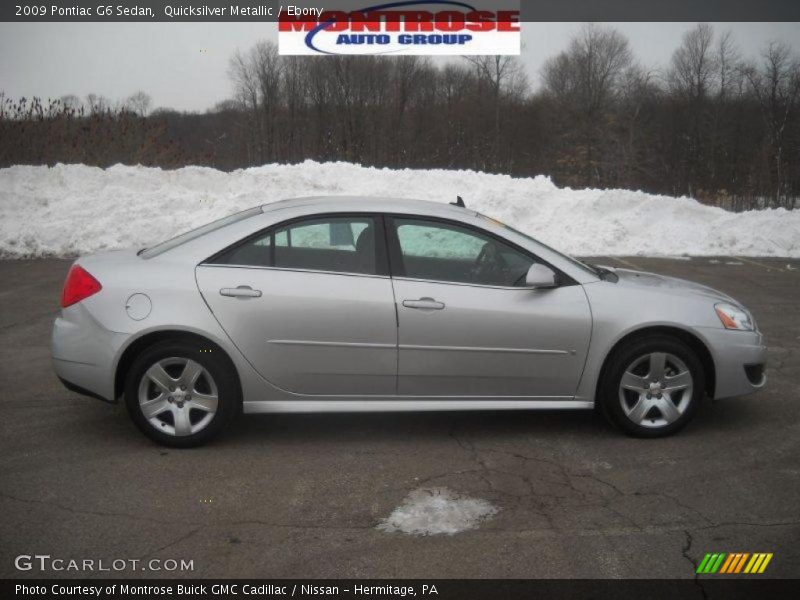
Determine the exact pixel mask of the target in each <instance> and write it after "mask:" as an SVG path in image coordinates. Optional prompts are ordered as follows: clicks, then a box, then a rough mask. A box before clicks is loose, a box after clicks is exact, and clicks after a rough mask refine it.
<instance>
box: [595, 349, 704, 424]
mask: <svg viewBox="0 0 800 600" xmlns="http://www.w3.org/2000/svg"><path fill="white" fill-rule="evenodd" d="M652 353H667V354H671V355H673V356H674V357H676V358H678V359H679V360H680V361H682V362H683V363H684V365H685V366H686V368H687V369H688V371H689V373H690V374H691V377H692V393H691V394H690V395H687V397H686V399H687V400H688V404H687V405H686V406H685V408H684V409H683V412H682V413H681V414H680V416H679V417H678V418H677V419H676V420H674V421H672V422H670V423H666V424H664V425H662V426H649V427H648V426H644V425H641V424H639V423H635V422H634V421H632V420H631V419H630V418H628V416H627V415H626V413H625V410H623V405H622V402H623V400H622V399H621V398H620V394H621V393H620V386H621V383H622V376H623V374H624V373H625V371H626V370H627V369H628V368H629V367H630V366H631V365H633V364H635V363H636V361H637V360H642V357H645V356H647V355H649V354H652ZM705 389H706V383H705V372H704V370H703V365H702V363H701V362H700V359H699V358H698V357H697V354H696V353H695V352H694V350H692V349H691V348H690V347H689V346H688V345H686V344H685V343H684V342H682V341H681V340H680V339H678V338H675V337H672V336H669V335H665V334H652V335H645V336H642V337H640V338H637V339H635V340H633V341H631V342H630V343H629V344H625V345H623V346H621V347H620V348H618V349H617V350H615V351H614V353H613V355H612V356H610V357H609V362H608V363H607V366H606V369H605V372H604V376H603V381H602V382H601V384H600V389H599V391H600V398H599V402H600V406H601V408H602V411H603V414H604V415H605V417H606V418H607V419H608V421H609V422H611V424H612V425H614V426H616V427H618V428H619V429H621V430H622V431H624V432H625V433H627V434H628V435H631V436H635V437H642V438H657V437H664V436H668V435H672V434H673V433H676V432H677V431H679V430H681V429H683V427H685V426H686V424H687V423H688V422H689V421H691V420H692V417H694V415H695V413H696V412H697V409H698V408H699V407H700V403H701V402H702V400H703V397H704V396H705ZM683 393H686V392H682V394H683ZM626 394H627V395H626V396H625V397H626V399H627V398H631V393H627V392H626ZM632 394H633V398H632V399H631V400H628V401H629V402H631V403H633V404H635V402H636V392H633V393H632ZM674 395H675V396H676V397H677V396H678V394H677V393H676V394H674ZM680 402H683V396H682V395H681V396H680ZM673 405H674V401H673ZM629 406H630V404H629ZM658 412H659V411H658V409H656V411H655V413H654V417H655V415H656V414H658ZM646 414H648V413H646ZM659 420H660V419H658V418H653V419H651V420H649V422H650V423H657V422H658V421H659Z"/></svg>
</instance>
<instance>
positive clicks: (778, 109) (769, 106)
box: [743, 42, 800, 205]
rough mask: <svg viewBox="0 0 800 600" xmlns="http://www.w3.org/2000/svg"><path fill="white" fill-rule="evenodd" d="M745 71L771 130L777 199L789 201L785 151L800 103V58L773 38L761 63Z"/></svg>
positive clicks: (786, 202) (765, 121)
mask: <svg viewBox="0 0 800 600" xmlns="http://www.w3.org/2000/svg"><path fill="white" fill-rule="evenodd" d="M743 72H744V75H745V77H746V78H747V81H748V82H749V84H750V88H751V89H752V91H753V93H754V94H755V96H756V98H757V99H758V103H759V105H760V107H761V114H762V117H763V119H764V123H765V125H766V128H767V131H768V133H769V142H770V147H771V163H772V166H773V169H772V170H773V173H772V174H773V178H774V179H773V189H774V191H773V199H774V202H775V203H777V204H778V205H780V204H786V205H789V197H788V194H787V191H788V190H787V189H786V176H785V166H786V165H785V162H786V159H785V156H784V154H785V150H786V145H787V142H788V140H787V136H786V133H787V125H788V124H789V123H790V120H791V119H792V117H794V115H795V114H796V113H797V110H798V104H800V61H799V60H798V57H797V56H796V55H795V54H794V53H793V52H792V50H791V48H790V47H789V46H787V45H786V44H782V43H777V42H773V43H771V44H769V46H767V48H766V50H765V51H764V54H763V56H762V64H761V67H760V68H759V67H757V66H754V65H748V66H745V67H744V68H743ZM792 202H793V201H792Z"/></svg>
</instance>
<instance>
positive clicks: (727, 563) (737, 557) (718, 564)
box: [696, 552, 772, 575]
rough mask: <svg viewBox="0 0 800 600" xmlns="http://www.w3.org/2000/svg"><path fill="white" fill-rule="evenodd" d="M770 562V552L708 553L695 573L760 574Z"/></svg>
mask: <svg viewBox="0 0 800 600" xmlns="http://www.w3.org/2000/svg"><path fill="white" fill-rule="evenodd" d="M771 560H772V553H771V552H754V553H752V554H751V553H749V552H730V553H725V552H709V553H708V554H706V555H705V556H704V557H703V560H702V561H700V564H699V565H697V571H696V573H702V574H714V573H719V574H726V575H736V574H739V573H748V574H751V575H753V574H760V573H763V572H764V571H765V570H766V569H767V565H768V564H769V561H771Z"/></svg>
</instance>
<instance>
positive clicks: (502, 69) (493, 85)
mask: <svg viewBox="0 0 800 600" xmlns="http://www.w3.org/2000/svg"><path fill="white" fill-rule="evenodd" d="M464 58H465V59H466V60H467V61H468V62H469V63H470V64H471V65H472V67H473V69H474V70H475V73H476V75H477V77H478V81H480V82H481V83H483V84H484V85H486V86H488V89H489V92H490V95H491V99H492V112H493V116H494V119H493V121H494V128H493V129H494V136H493V143H492V150H491V152H492V154H491V157H490V160H489V165H490V166H492V167H494V168H496V167H498V166H499V162H500V148H501V144H502V137H501V132H500V109H501V99H502V94H503V92H504V91H513V92H515V93H519V92H520V90H524V89H526V88H527V79H526V78H525V72H524V70H523V68H522V65H521V63H520V61H519V59H518V58H517V57H516V56H499V55H498V56H465V57H464Z"/></svg>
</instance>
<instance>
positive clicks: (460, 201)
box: [450, 196, 466, 208]
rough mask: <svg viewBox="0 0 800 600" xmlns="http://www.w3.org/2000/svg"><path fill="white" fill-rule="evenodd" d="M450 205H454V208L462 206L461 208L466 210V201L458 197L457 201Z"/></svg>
mask: <svg viewBox="0 0 800 600" xmlns="http://www.w3.org/2000/svg"><path fill="white" fill-rule="evenodd" d="M450 204H452V205H453V206H460V207H461V208H466V205H465V204H464V199H463V198H462V197H461V196H456V201H455V202H451V203H450Z"/></svg>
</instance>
